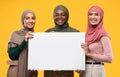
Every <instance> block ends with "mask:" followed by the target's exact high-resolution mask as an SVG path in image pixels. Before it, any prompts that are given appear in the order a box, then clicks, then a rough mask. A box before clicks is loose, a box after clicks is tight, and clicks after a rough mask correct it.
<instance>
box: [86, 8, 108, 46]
mask: <svg viewBox="0 0 120 77" xmlns="http://www.w3.org/2000/svg"><path fill="white" fill-rule="evenodd" d="M90 12H97V13H98V14H99V15H100V22H99V23H98V24H97V25H96V27H95V28H94V27H93V26H92V25H91V24H90V22H89V19H88V28H87V33H86V36H85V37H86V39H85V41H86V43H87V44H88V45H90V44H91V43H93V42H96V41H99V40H100V38H101V37H102V36H108V33H107V32H106V30H105V29H104V27H103V16H104V12H103V10H102V9H101V8H100V7H98V6H92V7H91V8H90V9H89V11H88V14H89V13H90Z"/></svg>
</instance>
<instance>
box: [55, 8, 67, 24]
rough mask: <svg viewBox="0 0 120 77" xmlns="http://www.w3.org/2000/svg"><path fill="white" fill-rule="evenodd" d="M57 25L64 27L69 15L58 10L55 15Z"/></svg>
mask: <svg viewBox="0 0 120 77" xmlns="http://www.w3.org/2000/svg"><path fill="white" fill-rule="evenodd" d="M54 22H55V24H57V25H59V26H62V25H64V24H65V23H66V22H67V14H66V13H65V12H64V11H63V10H57V11H56V12H55V14H54Z"/></svg>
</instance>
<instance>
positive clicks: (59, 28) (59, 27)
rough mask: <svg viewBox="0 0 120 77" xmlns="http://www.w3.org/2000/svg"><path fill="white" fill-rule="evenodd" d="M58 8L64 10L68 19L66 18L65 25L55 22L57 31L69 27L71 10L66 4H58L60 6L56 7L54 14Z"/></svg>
mask: <svg viewBox="0 0 120 77" xmlns="http://www.w3.org/2000/svg"><path fill="white" fill-rule="evenodd" d="M58 10H62V11H63V12H64V13H65V14H66V15H67V20H66V23H65V24H64V25H62V26H59V25H57V24H56V23H55V24H56V25H55V31H61V30H63V29H65V28H67V27H69V24H68V19H69V11H68V9H67V8H66V7H65V6H63V5H58V6H57V7H56V8H55V9H54V14H53V16H55V13H56V12H57V11H58ZM54 22H55V21H54Z"/></svg>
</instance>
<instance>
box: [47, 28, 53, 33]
mask: <svg viewBox="0 0 120 77" xmlns="http://www.w3.org/2000/svg"><path fill="white" fill-rule="evenodd" d="M51 31H54V28H49V29H47V30H46V31H45V32H51Z"/></svg>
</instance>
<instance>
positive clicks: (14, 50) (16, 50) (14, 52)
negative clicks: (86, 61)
mask: <svg viewBox="0 0 120 77" xmlns="http://www.w3.org/2000/svg"><path fill="white" fill-rule="evenodd" d="M25 45H26V41H25V40H23V41H22V43H21V44H20V45H18V46H17V47H10V48H9V49H8V54H9V57H10V59H11V60H18V58H19V54H20V53H21V52H22V50H23V48H24V47H25Z"/></svg>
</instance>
